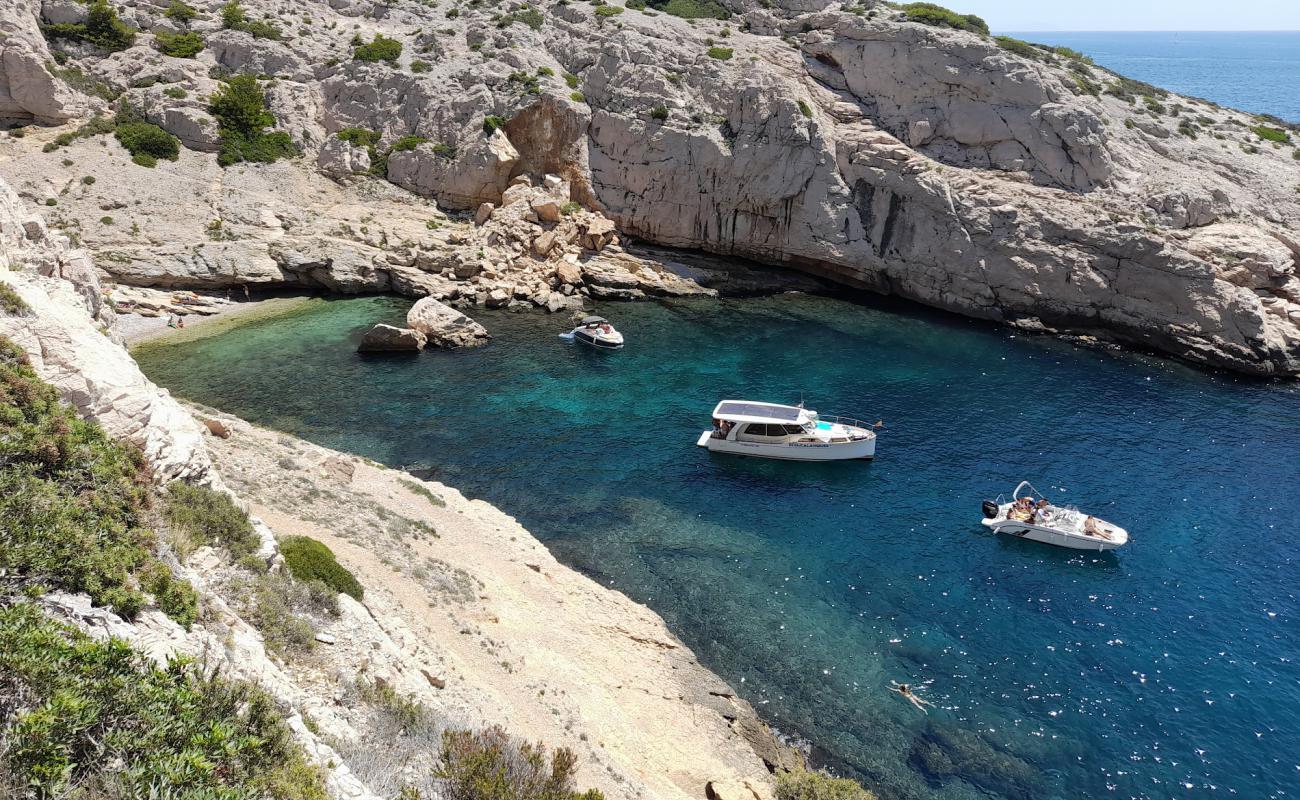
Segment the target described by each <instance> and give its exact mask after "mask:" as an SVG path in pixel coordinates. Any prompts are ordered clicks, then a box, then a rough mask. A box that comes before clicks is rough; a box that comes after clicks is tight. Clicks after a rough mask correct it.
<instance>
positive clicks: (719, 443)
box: [696, 431, 876, 461]
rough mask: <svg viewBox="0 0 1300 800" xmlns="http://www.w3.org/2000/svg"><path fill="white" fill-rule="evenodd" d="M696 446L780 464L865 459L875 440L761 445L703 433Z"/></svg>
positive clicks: (870, 455) (872, 451)
mask: <svg viewBox="0 0 1300 800" xmlns="http://www.w3.org/2000/svg"><path fill="white" fill-rule="evenodd" d="M696 444H697V445H699V446H700V447H703V448H706V449H708V450H709V452H712V453H729V454H731V455H737V456H750V457H752V458H772V459H777V460H780V461H855V460H869V459H872V458H875V456H876V438H875V437H874V436H873V437H871V438H869V439H863V440H861V441H857V442H834V443H832V442H789V443H785V444H764V443H760V442H734V441H727V440H725V439H716V438H714V437H713V434H712V432H711V431H704V433H702V434H701V435H700V438H699V440H698V441H696Z"/></svg>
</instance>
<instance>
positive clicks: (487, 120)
mask: <svg viewBox="0 0 1300 800" xmlns="http://www.w3.org/2000/svg"><path fill="white" fill-rule="evenodd" d="M505 124H506V118H505V117H499V116H497V115H495V114H488V115H487V116H486V117H484V118H483V132H484V133H488V134H490V133H492V132H494V131H496V129H497V128H500V127H502V126H504V125H505Z"/></svg>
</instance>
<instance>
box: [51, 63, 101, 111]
mask: <svg viewBox="0 0 1300 800" xmlns="http://www.w3.org/2000/svg"><path fill="white" fill-rule="evenodd" d="M46 67H47V68H48V69H49V71H50V74H51V75H53V76H54V77H56V78H58V79H59V80H61V81H63V82H64V83H66V84H67V85H68V86H69V87H71V88H72V89H73V90H74V91H78V92H81V93H82V94H87V95H90V96H91V97H98V98H100V99H101V100H107V101H109V102H110V103H111V102H113V101H114V100H116V99H117V98H118V96H119V93H118V92H117V91H116V90H114V89H113V87H111V86H109V85H108V84H107V83H105V82H104V81H101V80H100V79H99V78H96V77H95V76H93V75H87V74H86V73H85V72H83V71H82V70H81V68H80V67H76V66H71V67H59V66H57V65H56V64H53V63H50V64H47V65H46Z"/></svg>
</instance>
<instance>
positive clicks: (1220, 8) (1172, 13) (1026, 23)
mask: <svg viewBox="0 0 1300 800" xmlns="http://www.w3.org/2000/svg"><path fill="white" fill-rule="evenodd" d="M940 4H941V5H946V6H948V7H949V8H951V9H952V10H954V11H960V12H962V13H964V14H978V15H979V16H981V17H983V18H984V19H985V20H986V21H987V22H988V23H989V27H990V28H992V29H993V30H994V32H997V31H1300V0H1227V2H1225V0H1074V1H1073V2H1061V0H940Z"/></svg>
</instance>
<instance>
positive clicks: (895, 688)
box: [889, 681, 934, 715]
mask: <svg viewBox="0 0 1300 800" xmlns="http://www.w3.org/2000/svg"><path fill="white" fill-rule="evenodd" d="M890 683H891V684H892V685H891V686H890V687H889V691H891V692H897V693H899V694H901V695H902V696H903V697H906V698H907V702H909V703H911V704H912V705H914V706H916V707H917V708H919V709H921V713H922V714H926V715H928V714H929V713H930V712H929V711H926V710H925V707H926V706H929V707H930V708H934V703H931V702H930V701H929V700H926V699H925V698H924V697H919V696H917V694H916V692H913V691H912V687H910V686H908V685H907V684H906V683H899V682H898V681H890Z"/></svg>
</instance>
